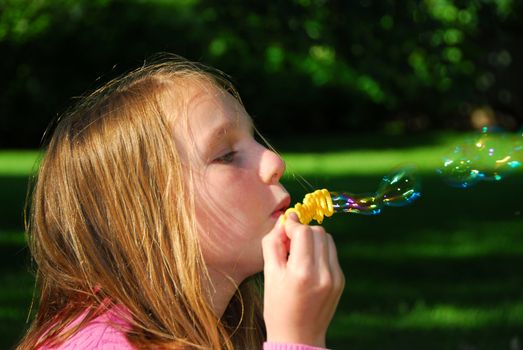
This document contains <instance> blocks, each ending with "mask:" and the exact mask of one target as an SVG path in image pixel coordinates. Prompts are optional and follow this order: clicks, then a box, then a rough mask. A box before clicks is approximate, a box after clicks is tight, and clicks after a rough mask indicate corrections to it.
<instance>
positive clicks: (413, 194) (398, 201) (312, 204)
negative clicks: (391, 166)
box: [285, 168, 420, 224]
mask: <svg viewBox="0 0 523 350" xmlns="http://www.w3.org/2000/svg"><path fill="white" fill-rule="evenodd" d="M419 196H420V184H419V182H418V181H417V179H416V177H415V176H414V169H413V168H402V169H400V170H398V171H395V172H393V173H391V174H389V175H387V176H385V177H383V179H382V180H381V182H380V184H379V186H378V190H377V191H376V192H375V193H360V194H354V193H349V192H329V191H328V190H326V189H323V190H317V191H314V192H312V193H308V194H307V195H305V198H304V199H303V204H302V203H297V204H296V205H295V207H294V208H290V209H288V210H287V211H286V213H285V215H287V214H288V213H289V212H295V213H296V214H297V215H298V218H299V220H300V222H301V223H302V224H308V223H309V222H311V221H312V220H316V221H317V222H318V223H321V222H322V221H323V217H324V216H327V217H329V216H331V215H332V214H334V213H354V214H363V215H375V214H379V213H380V212H381V210H382V209H383V208H384V207H385V206H392V207H399V206H404V205H407V204H409V203H411V202H412V201H414V200H415V199H416V198H418V197H419Z"/></svg>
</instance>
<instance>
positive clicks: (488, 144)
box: [437, 127, 523, 188]
mask: <svg viewBox="0 0 523 350" xmlns="http://www.w3.org/2000/svg"><path fill="white" fill-rule="evenodd" d="M522 139H523V135H522V134H521V133H518V134H509V133H504V132H501V131H499V130H495V129H489V128H487V127H485V128H483V129H482V131H481V133H479V134H478V135H476V136H474V137H470V138H468V139H466V140H464V141H463V142H461V143H460V144H457V145H456V146H454V148H453V149H452V151H451V152H449V154H447V155H446V156H445V157H444V158H443V166H442V167H441V168H439V169H437V172H438V173H439V174H440V175H442V176H443V177H444V178H445V179H446V180H447V182H448V183H449V184H450V185H452V186H455V187H461V188H468V187H471V186H473V185H475V184H476V183H478V182H480V181H499V180H501V179H503V178H504V177H505V176H507V175H508V174H510V173H512V172H513V171H514V170H515V169H517V168H519V167H520V166H521V162H522V154H523V142H522Z"/></svg>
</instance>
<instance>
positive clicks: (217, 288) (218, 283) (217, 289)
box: [206, 268, 244, 318]
mask: <svg viewBox="0 0 523 350" xmlns="http://www.w3.org/2000/svg"><path fill="white" fill-rule="evenodd" d="M209 276H210V278H211V280H210V282H209V284H210V285H209V286H208V288H206V290H207V291H208V293H209V295H208V297H209V300H210V302H211V305H212V307H213V310H214V314H215V315H216V317H218V318H221V317H222V316H223V313H224V312H225V309H226V308H227V306H228V305H229V303H230V301H231V299H232V297H233V296H234V293H236V291H237V289H238V287H239V285H240V283H242V282H243V280H244V278H240V277H238V276H227V275H226V274H224V273H223V272H222V271H217V270H215V269H211V268H210V269H209Z"/></svg>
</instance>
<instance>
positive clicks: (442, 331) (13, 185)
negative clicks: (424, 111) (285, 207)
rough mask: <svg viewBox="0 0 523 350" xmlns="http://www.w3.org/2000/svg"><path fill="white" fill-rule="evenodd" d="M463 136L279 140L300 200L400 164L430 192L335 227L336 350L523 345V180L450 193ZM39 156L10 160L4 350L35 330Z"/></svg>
mask: <svg viewBox="0 0 523 350" xmlns="http://www.w3.org/2000/svg"><path fill="white" fill-rule="evenodd" d="M460 136H461V135H457V134H430V135H423V136H413V137H401V138H394V137H389V136H386V135H385V136H384V135H370V136H369V135H359V136H354V135H352V136H350V137H349V136H346V137H343V136H336V137H330V136H327V137H316V138H313V139H311V138H308V139H307V140H308V141H307V142H302V139H286V140H281V141H274V140H273V142H272V143H273V145H274V146H275V147H276V148H277V149H278V150H280V151H281V152H282V154H283V156H284V158H285V160H286V161H287V165H288V175H286V176H285V177H284V179H283V181H282V182H283V183H284V185H285V186H286V187H287V189H288V190H289V191H290V193H291V194H292V196H293V199H294V201H299V200H301V198H302V197H303V195H304V194H305V193H306V192H309V191H310V190H311V189H313V188H318V187H326V188H329V189H338V190H345V191H349V192H355V193H357V192H369V191H374V190H375V189H376V186H377V184H378V183H379V181H380V179H381V177H382V176H383V175H384V174H386V173H388V172H389V171H390V170H391V169H392V168H394V167H396V166H397V165H401V164H415V165H417V167H418V169H419V177H420V181H421V184H422V190H421V191H422V196H421V198H420V199H419V200H418V201H416V202H415V203H413V204H412V205H410V206H407V207H401V208H388V207H387V208H385V209H384V210H383V212H382V213H381V214H380V215H377V216H358V215H345V216H344V215H339V214H337V215H336V216H335V217H333V218H329V219H326V220H325V227H326V229H327V230H328V231H329V232H331V233H332V234H333V236H334V239H335V241H336V244H337V248H338V252H339V257H340V262H341V264H342V267H343V270H344V272H345V274H346V277H347V285H346V288H345V291H344V294H343V296H342V299H341V300H340V305H339V308H338V311H337V313H336V316H335V318H334V320H333V323H332V326H331V328H330V331H329V338H328V344H329V346H330V347H332V348H336V349H438V350H439V349H510V344H512V345H514V344H516V343H517V342H518V341H519V343H520V344H521V342H522V341H523V331H522V330H523V274H522V273H521V266H523V221H522V218H523V217H522V215H523V203H522V201H521V194H522V193H523V192H522V191H521V188H523V174H522V173H521V172H518V173H515V174H512V176H509V177H507V178H506V179H503V180H502V181H500V182H496V183H492V182H485V183H479V184H478V185H476V186H474V187H472V188H470V189H467V190H463V189H456V188H452V187H449V186H447V185H446V183H445V182H444V181H442V179H440V178H439V177H437V176H436V175H435V173H434V168H436V167H437V166H439V162H440V158H441V155H442V154H443V153H444V152H445V150H447V149H448V148H449V147H450V145H451V144H452V143H453V142H455V140H456V139H458V138H459V137H460ZM37 156H38V154H37V153H36V152H21V153H18V152H13V151H11V152H0V190H1V191H2V194H3V195H2V197H1V201H0V210H1V212H2V215H1V216H0V270H1V275H0V283H1V285H2V288H1V289H0V324H1V325H2V327H0V348H9V347H11V346H12V344H13V343H14V342H15V341H16V340H17V339H18V338H19V337H20V336H21V334H22V333H23V330H24V328H25V327H26V325H25V324H24V322H25V319H26V316H27V312H28V309H29V305H30V300H31V295H32V288H33V283H34V282H33V279H32V275H31V274H30V273H29V272H28V270H29V268H28V266H29V261H28V254H27V248H26V247H25V241H24V238H23V234H22V232H23V229H22V225H21V223H22V220H21V219H22V217H21V214H20V212H21V208H22V206H23V201H24V197H25V191H26V189H25V187H26V184H27V177H28V175H29V173H30V172H31V169H33V163H34V161H35V159H36V158H37ZM17 160H18V161H17ZM302 177H303V178H302ZM304 180H305V181H304ZM307 183H308V184H307ZM513 348H514V347H513Z"/></svg>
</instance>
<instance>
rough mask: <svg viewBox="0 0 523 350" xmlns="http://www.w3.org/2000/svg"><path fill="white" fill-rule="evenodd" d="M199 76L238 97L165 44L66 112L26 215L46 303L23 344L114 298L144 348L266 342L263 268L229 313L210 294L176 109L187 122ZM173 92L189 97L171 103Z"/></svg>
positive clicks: (55, 334) (55, 335)
mask: <svg viewBox="0 0 523 350" xmlns="http://www.w3.org/2000/svg"><path fill="white" fill-rule="evenodd" d="M192 82H195V83H199V84H201V83H204V84H212V85H213V86H214V87H217V88H219V89H222V90H223V91H227V92H228V93H231V94H233V95H234V96H236V97H237V94H236V93H235V90H234V89H233V87H232V86H231V84H230V83H229V82H228V80H227V79H226V78H225V77H224V76H223V75H222V74H221V73H219V72H216V71H213V70H211V69H209V68H207V67H204V66H202V65H199V64H196V63H191V62H188V61H186V60H184V59H181V58H180V57H177V56H165V55H164V56H163V57H162V58H161V59H159V60H158V59H156V60H155V61H154V63H151V64H146V65H144V66H143V67H141V68H139V69H137V70H135V71H133V72H131V73H129V74H126V75H124V76H123V77H121V78H118V79H115V80H113V81H111V82H109V83H108V84H106V85H105V86H103V87H102V88H100V89H98V90H96V91H94V92H93V93H91V94H89V95H87V96H85V97H83V98H81V99H80V101H79V102H78V103H77V104H76V106H75V107H74V108H72V109H71V110H70V111H68V112H66V113H65V114H64V115H63V116H62V117H61V118H60V120H59V121H58V123H57V125H56V127H55V129H54V132H53V133H52V136H51V138H50V141H49V143H48V146H47V147H46V149H45V155H44V156H43V159H42V161H41V165H40V169H39V173H38V175H37V177H36V179H35V183H34V186H33V191H32V196H31V197H32V198H31V203H30V211H29V212H28V215H27V223H26V225H27V232H28V233H29V244H30V249H31V253H32V256H33V258H34V261H35V263H36V266H37V289H38V293H39V304H38V309H37V313H36V317H35V319H34V321H33V323H32V325H31V327H30V329H29V331H28V333H27V335H26V336H25V338H24V339H23V340H22V342H21V343H20V345H19V347H18V349H34V348H35V347H38V346H40V345H43V344H46V345H51V346H52V345H58V344H60V343H62V342H63V341H64V340H66V339H67V338H68V337H70V336H71V335H72V334H73V333H74V332H76V331H77V330H78V329H80V328H81V327H82V326H84V325H85V324H86V323H88V322H89V321H90V320H92V319H93V318H95V317H97V316H98V315H100V314H101V313H103V312H104V311H106V310H107V309H108V308H109V307H111V306H113V305H123V306H125V308H126V309H128V310H129V313H130V317H129V316H126V315H125V314H122V315H120V316H121V317H127V318H128V321H129V322H130V324H131V325H132V328H131V330H130V331H128V332H127V333H126V334H127V337H128V339H129V340H130V341H131V342H132V343H133V344H134V345H135V346H137V348H141V349H143V348H155V347H163V348H167V349H168V348H180V347H181V348H184V347H188V348H202V349H203V348H205V349H209V348H212V349H218V348H219V349H232V348H241V349H252V348H259V347H260V346H261V343H262V341H263V322H262V318H261V302H260V297H259V286H258V284H257V280H256V279H253V278H251V279H249V280H247V281H245V282H244V283H242V285H240V286H239V288H238V291H237V293H236V295H235V297H234V298H233V299H232V301H231V303H230V304H229V306H228V308H227V310H226V311H225V313H224V315H223V316H222V318H221V319H218V318H217V317H216V316H215V315H214V313H213V309H212V306H211V305H210V304H209V302H208V300H207V298H205V297H204V296H205V295H206V291H205V290H204V284H205V279H208V272H207V268H206V266H205V263H204V260H203V257H202V253H201V250H200V246H199V243H198V240H197V224H196V222H195V200H194V190H193V188H192V186H193V182H192V181H191V179H192V176H193V174H192V172H191V169H190V167H188V166H187V165H186V164H183V162H182V160H181V155H180V151H179V150H178V149H177V147H176V142H175V140H174V137H173V134H174V133H173V127H174V121H180V123H178V122H177V124H176V125H177V127H178V125H182V127H183V125H187V123H190V120H188V118H189V116H187V115H185V114H186V113H185V109H184V108H183V106H184V103H186V102H187V101H183V93H182V92H183V91H182V90H183V86H186V84H188V83H189V84H191V83H192ZM165 98H170V99H173V98H174V99H176V98H178V99H179V100H180V101H178V102H176V105H177V106H179V107H180V108H175V110H174V111H173V110H169V111H168V113H167V112H166V110H165V108H164V106H163V104H162V101H164V99H165ZM237 98H238V97H237ZM86 310H88V312H87V313H85V311H86ZM83 314H85V317H83V321H82V322H81V323H80V324H78V325H73V326H72V327H71V321H73V320H74V319H76V318H78V317H79V316H80V315H83Z"/></svg>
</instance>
